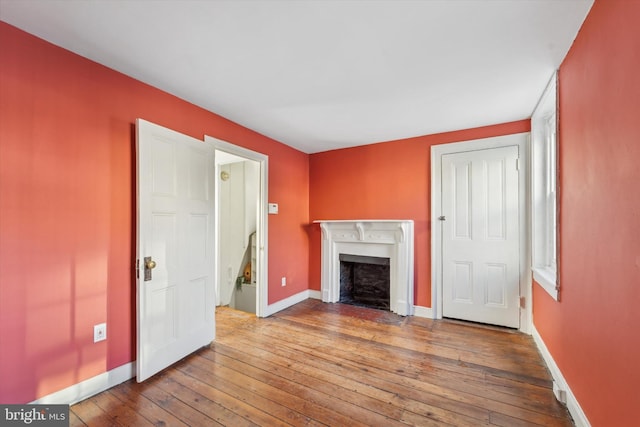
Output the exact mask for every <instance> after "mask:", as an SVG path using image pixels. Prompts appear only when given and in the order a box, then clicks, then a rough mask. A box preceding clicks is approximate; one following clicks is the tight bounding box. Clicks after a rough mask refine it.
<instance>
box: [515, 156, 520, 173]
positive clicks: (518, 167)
mask: <svg viewBox="0 0 640 427" xmlns="http://www.w3.org/2000/svg"><path fill="white" fill-rule="evenodd" d="M516 170H517V171H519V170H520V157H518V158H517V159H516Z"/></svg>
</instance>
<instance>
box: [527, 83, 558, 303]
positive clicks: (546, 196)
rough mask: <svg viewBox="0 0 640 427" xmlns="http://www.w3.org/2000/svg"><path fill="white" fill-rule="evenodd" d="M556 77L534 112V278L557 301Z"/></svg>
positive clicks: (532, 207)
mask: <svg viewBox="0 0 640 427" xmlns="http://www.w3.org/2000/svg"><path fill="white" fill-rule="evenodd" d="M557 78H558V74H557V72H554V73H553V76H552V77H551V79H550V81H549V83H548V84H547V87H546V88H545V90H544V92H543V94H542V96H541V97H540V101H539V102H538V105H537V106H536V108H535V110H534V112H533V114H532V115H531V154H532V155H531V164H532V168H531V190H532V191H531V210H532V212H531V218H532V224H531V225H532V227H531V241H532V248H531V254H532V264H531V265H532V273H533V279H534V280H535V281H536V282H537V283H538V284H539V285H540V286H541V287H542V288H543V289H544V290H545V291H547V293H549V295H551V297H552V298H553V299H555V300H556V301H558V300H559V290H560V286H559V280H558V264H559V263H558V250H557V249H558V141H557V135H558V132H557V129H558V102H557V99H558V94H557V91H558V84H557ZM550 223H553V224H552V225H550Z"/></svg>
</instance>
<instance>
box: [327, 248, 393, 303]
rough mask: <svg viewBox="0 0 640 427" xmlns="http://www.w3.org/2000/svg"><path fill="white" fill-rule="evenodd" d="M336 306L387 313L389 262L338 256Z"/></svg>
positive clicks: (377, 259) (384, 259) (365, 257)
mask: <svg viewBox="0 0 640 427" xmlns="http://www.w3.org/2000/svg"><path fill="white" fill-rule="evenodd" d="M339 260H340V302H341V303H345V304H352V305H359V306H363V307H370V308H378V309H382V310H389V308H390V295H389V292H390V289H391V286H390V284H391V283H390V282H391V266H390V264H391V263H390V260H389V258H380V257H372V256H360V255H350V254H340V255H339Z"/></svg>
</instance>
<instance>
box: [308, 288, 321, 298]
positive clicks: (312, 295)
mask: <svg viewBox="0 0 640 427" xmlns="http://www.w3.org/2000/svg"><path fill="white" fill-rule="evenodd" d="M309 298H311V299H320V300H321V299H322V292H320V291H314V290H312V289H309Z"/></svg>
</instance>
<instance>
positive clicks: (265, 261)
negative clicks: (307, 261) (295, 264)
mask: <svg viewBox="0 0 640 427" xmlns="http://www.w3.org/2000/svg"><path fill="white" fill-rule="evenodd" d="M204 140H205V141H208V142H212V143H213V146H214V148H215V149H216V150H219V151H224V152H226V153H230V154H233V155H236V156H239V157H244V158H245V159H249V160H254V161H256V162H258V163H259V164H260V191H259V195H258V198H259V200H258V210H259V212H258V221H257V230H256V246H257V249H258V251H257V252H258V253H257V255H256V261H257V264H258V265H257V268H256V272H257V273H256V274H257V276H258V279H257V283H258V286H257V291H258V295H257V300H258V301H257V304H256V316H258V317H267V316H269V314H267V313H268V311H269V307H268V301H269V279H268V278H269V239H268V236H269V230H268V227H269V221H268V213H267V200H269V195H268V190H269V156H267V155H266V154H262V153H259V152H257V151H253V150H249V149H248V148H244V147H240V146H239V145H235V144H232V143H230V142H227V141H223V140H221V139H218V138H214V137H212V136H209V135H205V136H204ZM216 197H217V196H216ZM216 211H217V209H216ZM215 222H216V224H215V229H216V230H217V229H218V226H219V224H218V218H217V215H216V219H215ZM216 245H218V239H217V238H216ZM216 253H219V251H218V250H216ZM215 262H216V271H218V268H219V267H218V265H217V263H218V257H216V261H215Z"/></svg>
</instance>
